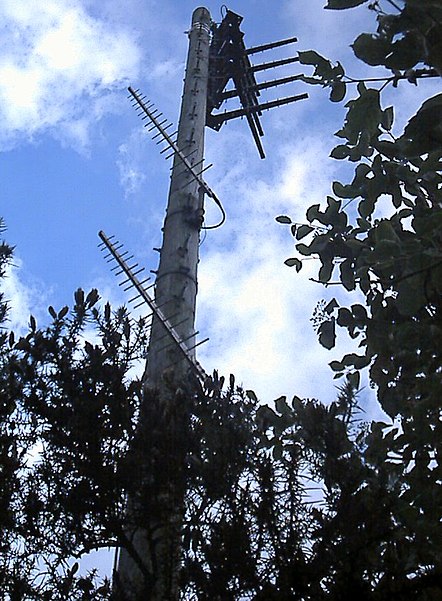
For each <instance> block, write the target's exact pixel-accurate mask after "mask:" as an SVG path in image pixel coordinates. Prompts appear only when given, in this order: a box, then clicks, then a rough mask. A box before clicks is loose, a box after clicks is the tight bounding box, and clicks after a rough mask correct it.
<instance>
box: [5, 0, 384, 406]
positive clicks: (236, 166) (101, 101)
mask: <svg viewBox="0 0 442 601" xmlns="http://www.w3.org/2000/svg"><path fill="white" fill-rule="evenodd" d="M196 6H197V4H195V3H194V2H190V1H188V0H180V1H178V0H161V1H155V0H126V1H125V2H124V3H121V2H120V1H116V0H107V1H106V2H101V1H100V2H98V1H97V0H21V1H20V2H17V1H16V0H3V2H2V4H1V6H0V17H1V22H2V24H3V25H2V28H3V31H2V36H1V38H0V39H1V41H0V44H1V46H2V49H1V53H0V151H1V152H0V178H1V182H2V186H1V191H0V195H1V206H2V211H1V214H2V216H3V217H4V219H5V221H6V224H7V227H8V233H7V238H8V241H9V242H10V243H11V244H13V245H15V246H16V265H17V268H16V269H15V270H14V271H13V272H12V273H11V274H10V277H9V279H8V281H7V282H6V290H7V294H8V295H9V298H10V299H11V302H12V306H13V312H12V314H11V319H12V325H13V326H17V325H18V324H20V323H25V322H26V320H27V318H28V315H29V313H30V312H32V313H33V314H34V315H36V317H37V319H38V320H39V321H40V323H44V322H45V321H46V320H47V312H46V308H47V306H48V305H49V304H51V305H53V306H54V307H55V308H60V307H61V306H63V305H65V304H71V302H72V294H73V291H74V290H75V289H76V288H77V287H79V286H81V287H83V288H84V289H86V290H88V289H90V288H91V287H98V288H99V290H100V292H101V294H102V296H103V298H105V299H109V300H110V301H111V302H112V303H113V304H114V305H116V306H117V305H120V304H122V303H124V302H126V301H127V300H128V299H127V298H125V297H124V295H123V294H122V292H121V289H120V288H119V287H118V285H117V281H116V280H115V279H113V278H112V275H111V274H110V271H109V266H108V265H107V264H106V263H105V262H104V261H103V259H102V256H101V255H100V253H99V251H98V250H97V244H98V238H97V232H98V231H99V230H100V229H103V230H104V231H105V232H106V233H107V234H108V235H111V234H115V235H116V236H117V237H118V238H119V239H120V240H121V241H123V242H124V243H125V245H126V247H127V248H128V249H130V250H131V251H132V252H134V253H135V255H136V257H137V259H138V260H139V262H140V263H141V264H143V265H145V266H146V267H147V269H155V268H156V266H157V259H158V257H157V255H156V253H155V252H154V251H153V250H152V248H153V247H158V246H160V244H161V232H160V228H161V225H162V220H163V216H164V210H165V203H166V199H167V189H168V182H169V167H170V165H169V164H168V163H166V162H165V161H164V159H163V158H162V157H160V156H159V153H158V147H157V146H156V145H155V144H154V143H153V142H152V141H151V140H150V138H149V136H147V135H146V132H145V130H144V129H143V127H142V123H141V121H140V120H139V119H138V117H137V116H136V114H135V112H134V110H133V109H132V107H131V105H130V103H129V101H128V100H127V98H126V96H127V92H126V88H127V86H128V85H132V86H133V87H136V88H137V87H139V88H140V89H141V90H142V91H143V92H144V93H145V94H146V95H147V96H148V97H149V98H150V99H152V100H153V101H154V102H155V103H156V105H157V106H158V107H159V108H160V109H161V110H162V111H163V112H164V114H165V116H167V117H169V119H170V120H172V121H174V122H176V120H177V115H178V110H179V103H180V98H181V91H182V78H183V73H184V63H185V58H186V52H187V36H186V35H185V31H186V30H187V29H188V28H189V24H190V21H191V15H192V11H193V10H194V8H196ZM206 6H207V7H208V8H209V10H210V11H211V14H212V18H213V19H214V20H215V21H220V19H221V13H220V6H221V5H220V4H218V3H215V2H212V1H210V2H206ZM228 6H229V8H230V9H231V10H233V11H235V12H237V13H239V14H241V15H242V16H243V17H244V21H243V24H242V29H243V31H244V32H245V34H246V35H245V42H246V45H248V46H254V45H258V44H262V43H266V42H270V41H274V40H278V39H282V38H287V37H291V36H293V35H295V36H297V37H298V39H299V42H298V44H296V45H295V46H292V47H289V48H285V49H281V50H278V51H276V50H275V51H273V52H272V53H269V54H268V55H267V54H261V55H255V57H254V60H255V62H261V60H265V59H268V60H270V59H271V58H278V57H280V56H281V57H284V56H288V55H289V52H290V49H292V50H293V51H297V50H307V49H310V48H315V49H316V50H318V51H320V52H321V53H323V54H324V55H326V56H329V57H330V58H333V59H335V60H341V61H342V62H344V63H348V62H349V61H351V56H352V54H351V50H350V49H349V48H348V45H349V44H350V43H351V41H352V40H353V39H354V37H355V35H356V34H357V33H358V32H360V31H362V30H367V29H368V30H370V28H371V29H372V28H373V27H374V18H373V15H372V14H370V13H369V12H368V11H367V9H365V8H361V9H355V10H351V11H345V12H340V11H324V10H323V9H322V7H323V0H282V1H281V2H278V3H270V2H268V1H267V0H237V1H236V2H232V3H231V4H229V5H228ZM299 72H300V66H299V65H292V66H290V67H289V68H284V69H281V71H280V72H279V73H275V74H272V75H270V76H269V78H273V77H276V76H279V75H281V76H283V75H285V74H286V73H287V74H288V73H299ZM263 75H265V74H263ZM259 79H260V80H262V79H263V77H262V76H261V77H260V78H259ZM304 91H308V92H309V94H310V96H311V97H310V99H309V100H307V101H301V102H299V103H295V104H292V105H289V106H286V107H281V108H278V109H274V110H273V111H269V112H266V113H264V115H263V117H262V124H263V127H264V130H265V136H264V140H263V142H264V147H265V150H266V154H267V158H266V159H265V160H264V161H263V160H261V159H260V158H259V156H258V153H257V151H256V148H255V147H254V144H253V140H252V138H251V135H250V133H249V131H248V128H247V125H246V123H245V122H244V121H242V120H237V121H235V122H229V123H227V124H226V125H224V126H223V127H222V129H221V130H220V132H218V133H216V132H213V131H210V130H209V131H208V132H207V138H206V159H207V161H208V162H210V163H213V164H214V167H213V168H212V169H211V170H210V171H208V172H207V174H206V179H207V181H208V183H209V185H210V186H211V187H212V188H213V189H214V190H215V191H216V193H217V195H218V197H219V198H221V200H222V201H223V204H224V206H225V208H226V212H227V222H226V224H225V225H224V226H223V227H222V228H221V229H219V230H215V231H213V232H208V234H207V237H206V238H205V239H204V242H203V244H202V247H201V263H200V276H199V297H198V329H199V330H200V331H201V333H202V335H203V336H204V337H206V336H209V337H210V342H209V343H208V344H206V345H205V346H204V347H202V348H201V351H200V354H199V359H200V362H201V363H202V364H203V365H204V367H205V369H206V371H209V372H210V371H211V370H212V369H213V368H218V369H219V371H220V372H221V373H225V374H228V373H230V372H233V373H235V374H236V376H237V380H238V381H240V382H243V383H244V385H245V386H246V387H247V388H254V389H255V390H256V391H257V393H258V394H259V395H260V396H261V397H262V398H263V400H264V401H269V400H271V399H272V398H275V397H277V396H279V395H281V394H288V395H291V394H297V395H300V396H308V397H318V398H321V399H322V400H324V401H329V400H331V399H332V398H333V397H334V396H335V390H334V384H335V383H334V381H333V379H332V373H331V372H330V370H329V368H328V367H327V363H328V362H329V361H331V360H332V359H334V358H338V357H339V354H340V352H342V351H343V350H344V349H345V350H346V347H345V344H346V342H345V341H343V342H342V343H341V346H340V350H337V351H332V352H327V351H325V350H324V349H322V348H321V347H320V346H319V344H318V343H317V341H316V336H315V334H314V332H313V330H312V327H311V323H310V321H309V319H310V317H311V314H312V311H313V308H314V306H315V304H316V302H317V301H318V300H319V299H320V298H323V297H324V296H329V293H328V292H327V291H324V290H323V289H322V288H321V287H319V286H318V285H316V284H313V283H312V282H310V281H309V277H312V276H314V275H315V270H316V267H317V266H315V265H313V264H309V265H307V266H306V269H305V270H303V272H302V273H301V274H300V275H296V274H295V272H294V270H291V269H289V268H288V267H286V266H285V265H284V264H283V262H284V260H285V259H286V258H287V257H288V256H290V255H291V253H292V240H291V237H290V235H289V232H288V231H287V230H286V229H285V228H283V227H282V226H281V225H278V224H277V223H276V222H275V220H274V218H275V216H276V215H279V214H289V215H291V216H292V218H293V219H294V220H295V221H303V220H304V216H305V210H306V208H307V207H308V206H309V205H310V204H312V203H314V202H322V201H323V199H325V197H326V195H327V194H328V193H329V192H330V183H331V181H332V180H333V179H335V178H337V177H338V176H339V172H338V169H339V168H341V169H342V167H341V166H340V165H339V164H337V163H336V161H333V160H332V159H329V158H328V154H329V152H330V150H331V148H332V147H333V145H334V140H333V132H334V131H336V130H337V129H338V128H339V126H340V124H341V122H342V119H343V116H344V110H343V108H342V106H339V107H336V106H334V105H332V104H331V103H330V102H329V101H328V98H327V96H328V95H327V92H324V91H322V90H319V89H309V90H307V89H306V86H305V85H304V84H302V83H293V84H290V85H289V86H287V87H286V89H285V90H282V89H280V88H278V89H274V90H272V91H271V92H269V93H268V94H263V98H264V99H273V98H275V97H278V96H285V95H290V94H298V93H302V92H304ZM232 108H233V106H232ZM212 217H213V219H214V220H216V219H217V218H218V214H217V213H216V211H214V210H213V208H212V207H211V206H210V201H209V203H208V205H207V220H208V222H210V221H211V219H212ZM333 292H335V291H333Z"/></svg>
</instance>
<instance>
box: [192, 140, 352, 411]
mask: <svg viewBox="0 0 442 601" xmlns="http://www.w3.org/2000/svg"><path fill="white" fill-rule="evenodd" d="M278 153H279V155H280V162H279V163H278V165H279V167H278V168H276V169H274V172H273V174H272V176H271V177H269V178H267V177H266V180H267V181H264V177H265V176H264V174H263V176H262V179H261V178H260V177H259V176H256V175H255V176H253V175H252V174H249V173H248V172H247V170H246V167H245V165H246V162H244V164H243V163H242V162H241V161H240V162H239V163H238V162H237V163H236V164H235V166H234V167H233V169H232V170H231V172H226V173H225V175H224V177H223V178H220V179H219V180H218V183H217V184H216V185H214V189H215V190H216V191H217V193H218V195H219V196H220V198H222V199H223V200H224V204H225V206H226V209H227V217H228V219H227V223H226V225H225V226H223V228H222V229H221V230H216V231H215V232H213V233H209V236H208V238H207V240H206V241H205V243H204V246H203V250H204V254H203V258H202V261H201V266H200V271H199V298H198V306H199V313H198V321H199V329H200V330H201V333H202V335H204V336H206V335H208V336H210V342H209V343H208V344H207V345H205V346H204V347H202V348H201V351H200V357H201V361H202V363H203V365H204V366H205V367H206V369H207V370H210V369H213V368H217V369H219V371H220V372H221V373H224V374H226V373H227V374H228V373H229V372H230V371H231V372H232V373H235V375H236V376H237V378H238V380H239V381H242V382H243V383H244V385H245V386H246V387H247V388H253V389H255V390H256V392H257V393H258V394H259V396H260V397H261V398H262V400H263V401H269V400H270V399H271V398H274V397H276V396H279V395H281V394H289V395H290V394H298V395H300V396H316V397H319V398H321V400H324V401H329V400H332V399H333V398H334V397H335V392H336V391H335V388H334V384H335V383H334V382H333V373H332V372H331V371H330V369H329V368H328V362H329V361H331V360H332V359H333V358H338V357H339V356H340V353H341V350H342V349H337V350H336V351H331V352H328V351H326V350H325V349H323V348H322V347H321V346H320V345H319V343H318V341H317V338H316V334H315V332H314V331H313V328H312V324H311V323H310V316H311V314H312V312H313V308H314V306H315V305H316V303H317V302H318V300H319V299H320V298H322V297H325V296H330V295H329V293H328V292H327V291H325V290H324V288H323V287H321V286H319V285H317V284H314V283H313V282H311V281H310V279H309V278H311V277H313V276H315V275H316V274H317V268H318V265H317V264H316V262H315V261H306V262H305V264H304V267H303V270H302V271H301V273H300V274H296V273H295V271H294V270H293V269H290V268H288V267H287V266H285V265H284V260H285V259H286V258H287V257H289V256H290V253H291V250H292V239H291V236H290V233H289V230H288V229H287V228H284V227H283V226H281V225H279V224H277V223H276V222H275V220H274V218H275V216H276V215H279V214H287V215H290V216H292V218H293V219H294V220H305V210H306V208H307V207H308V206H309V205H310V204H312V203H314V202H320V201H321V199H322V198H324V197H325V195H326V193H327V192H328V189H329V186H330V178H331V175H332V172H333V169H334V164H333V162H332V161H330V162H329V163H328V164H327V162H325V163H324V158H325V157H326V156H327V154H328V153H327V151H326V149H325V148H324V145H323V144H322V143H321V142H318V141H314V140H310V141H305V140H303V141H300V142H299V143H298V144H292V145H286V146H283V147H281V148H280V149H279V151H278ZM227 154H228V153H227ZM221 156H222V155H221ZM224 156H225V155H224ZM217 171H218V172H219V171H221V172H223V166H222V165H221V170H220V169H219V168H218V165H217ZM227 190H230V194H229V195H227V194H228V192H227ZM231 190H235V195H234V197H233V196H232V193H231Z"/></svg>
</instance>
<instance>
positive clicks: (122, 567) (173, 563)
mask: <svg viewBox="0 0 442 601" xmlns="http://www.w3.org/2000/svg"><path fill="white" fill-rule="evenodd" d="M210 24H211V19H210V14H209V11H208V10H207V9H206V8H197V9H196V10H195V11H194V13H193V16H192V26H191V29H190V32H189V50H188V57H187V65H186V74H185V79H184V92H183V97H182V105H181V114H180V119H179V125H178V137H177V141H176V144H177V146H178V148H179V150H180V152H181V156H185V157H187V161H188V162H189V163H190V164H191V165H192V166H194V168H195V170H196V171H197V172H200V171H201V169H202V162H203V152H204V129H205V125H206V107H207V88H208V77H209V48H210ZM203 201H204V191H203V190H202V189H201V186H200V184H199V182H198V180H197V179H196V178H195V177H193V175H192V172H191V171H189V170H188V169H186V168H183V162H182V160H181V158H180V156H178V155H177V154H175V158H174V164H173V168H172V176H171V182H170V190H169V198H168V205H167V212H166V218H165V222H164V227H163V243H162V248H161V251H160V262H159V267H158V271H157V275H156V287H155V301H156V304H157V306H158V307H160V309H161V312H162V315H163V316H164V317H165V318H166V319H167V320H168V321H169V322H170V323H173V324H174V329H175V331H176V333H177V334H178V336H179V338H180V340H181V341H185V342H186V345H187V347H188V348H191V347H192V346H193V344H192V340H193V338H194V335H195V332H194V322H195V304H196V293H197V264H198V254H199V242H200V231H201V226H202V223H203ZM191 352H193V351H191ZM188 371H189V365H188V362H186V361H185V360H184V359H183V356H182V354H181V353H180V352H179V348H178V347H177V346H176V345H174V344H171V343H170V340H168V337H167V334H166V335H165V330H164V323H163V322H162V321H161V320H159V319H158V318H157V316H156V315H154V317H153V322H152V328H151V334H150V343H149V353H148V362H147V367H146V372H145V376H144V382H143V384H144V394H145V401H144V402H145V403H149V402H150V400H149V396H150V395H153V394H154V395H156V398H157V399H158V400H159V403H160V404H161V403H167V402H168V399H169V398H170V394H171V389H172V390H173V389H174V388H175V389H179V388H182V387H184V388H186V387H187V386H186V384H187V383H186V380H188ZM164 410H165V411H166V412H167V408H165V409H164ZM146 414H148V411H143V409H142V412H141V416H140V430H141V432H143V431H147V432H148V431H149V427H150V426H151V425H150V424H149V423H144V424H143V419H144V420H147V419H148V418H146ZM181 417H183V416H181ZM171 419H173V418H171ZM174 419H175V420H178V419H179V418H178V415H175V418H174ZM184 419H185V416H184ZM183 426H184V427H185V424H182V423H177V424H175V425H174V424H173V423H169V428H170V429H171V430H172V431H173V430H174V429H175V428H180V427H181V428H182V427H183ZM171 444H172V445H173V440H171ZM171 456H172V457H174V452H173V449H171ZM141 460H142V458H141ZM145 460H146V461H149V460H150V458H149V457H148V458H145ZM142 471H143V470H142V469H140V472H142ZM179 471H180V466H174V465H171V466H170V470H169V474H166V476H167V477H165V478H164V482H163V483H162V484H160V485H159V488H158V489H157V490H156V496H157V503H154V506H155V507H157V508H158V512H153V514H152V515H149V516H146V519H147V523H145V524H144V525H143V526H142V527H137V526H136V525H134V527H133V530H132V531H130V530H128V531H127V532H126V536H127V537H128V539H129V541H130V547H131V549H130V551H128V549H127V548H125V549H123V550H122V551H121V555H120V558H119V561H118V567H117V575H116V578H115V580H116V586H115V589H116V597H117V598H122V599H127V600H128V601H141V599H143V601H144V600H146V601H147V599H149V600H155V601H160V600H161V601H174V600H175V599H177V598H178V594H179V591H178V582H177V576H178V568H179V545H180V530H181V522H182V515H183V495H182V494H181V492H180V490H176V487H178V488H179V486H178V484H177V485H175V483H174V477H175V474H176V473H179ZM137 509H138V508H137V500H136V499H129V500H128V522H129V523H130V522H131V515H130V513H131V512H132V513H133V514H134V516H136V514H137ZM155 513H157V514H156V515H155ZM132 521H133V523H134V524H136V521H137V519H136V517H134V519H133V520H132Z"/></svg>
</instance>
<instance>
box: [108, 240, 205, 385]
mask: <svg viewBox="0 0 442 601" xmlns="http://www.w3.org/2000/svg"><path fill="white" fill-rule="evenodd" d="M98 235H99V237H100V239H101V240H102V242H101V243H100V244H99V245H98V246H99V248H100V249H101V250H102V251H103V252H104V251H106V250H107V251H108V253H107V254H106V255H105V257H104V258H105V259H107V260H108V262H109V263H110V262H112V261H115V262H116V265H115V266H114V267H112V271H114V272H115V275H116V276H119V275H121V274H124V275H125V276H126V278H125V279H124V280H123V281H121V282H120V284H119V285H120V286H125V287H124V288H123V290H124V291H125V292H127V291H128V290H131V289H132V288H134V289H135V290H136V291H137V294H136V295H135V296H134V297H132V298H130V299H129V302H130V303H134V302H137V304H136V305H135V306H134V309H136V308H137V307H141V305H143V304H146V305H147V306H148V307H149V309H150V311H151V312H152V314H153V315H155V317H156V318H157V319H158V321H159V322H160V323H161V325H162V326H163V328H164V332H165V337H167V338H168V339H169V341H170V342H171V343H172V344H173V345H174V346H175V347H176V348H177V349H178V350H179V351H180V353H181V354H182V356H183V358H184V359H185V360H186V361H187V362H188V364H189V365H190V367H191V369H192V370H193V371H194V372H195V374H196V375H197V376H198V377H199V378H200V379H201V380H202V381H203V382H205V381H206V380H207V378H208V376H207V374H206V372H205V371H204V369H203V368H202V366H201V365H200V364H199V363H198V361H196V359H195V358H194V357H193V356H192V354H191V351H192V350H193V349H194V348H196V347H197V346H199V345H200V344H203V343H204V342H207V341H208V340H209V339H208V338H205V339H204V340H200V341H199V342H197V344H195V345H193V346H192V347H187V345H186V344H185V340H183V339H181V338H180V336H179V334H178V333H177V331H176V330H175V327H174V326H173V325H172V324H171V323H170V321H169V319H167V318H166V316H165V315H164V313H163V312H162V311H161V309H160V307H159V306H158V305H157V303H156V301H155V300H154V299H153V298H152V297H151V296H150V294H149V292H148V290H149V289H150V288H152V287H153V284H151V285H149V286H146V284H147V282H148V281H149V280H150V278H149V277H147V278H144V279H142V280H139V279H138V275H139V274H140V273H141V272H143V271H144V269H145V268H144V267H139V265H138V263H134V264H133V265H129V261H130V260H131V259H133V257H134V255H129V251H124V252H119V251H120V250H121V249H122V248H123V244H122V243H121V242H119V241H118V240H115V241H113V242H111V239H113V238H114V236H110V237H108V236H106V234H105V233H104V232H103V231H100V232H98ZM127 255H129V256H127ZM140 299H141V302H140ZM175 325H178V324H175ZM197 334H198V332H194V333H193V334H192V336H191V337H190V338H193V337H194V336H196V335H197Z"/></svg>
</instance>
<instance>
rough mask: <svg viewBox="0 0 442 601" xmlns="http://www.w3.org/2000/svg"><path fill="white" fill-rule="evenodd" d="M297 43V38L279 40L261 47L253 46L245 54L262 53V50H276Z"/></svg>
mask: <svg viewBox="0 0 442 601" xmlns="http://www.w3.org/2000/svg"><path fill="white" fill-rule="evenodd" d="M297 41H298V38H287V39H285V40H280V41H279V42H270V44H262V45H261V46H253V47H252V48H247V50H246V54H255V53H256V52H264V50H271V49H272V48H278V47H279V46H286V45H287V44H294V43H295V42H297Z"/></svg>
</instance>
